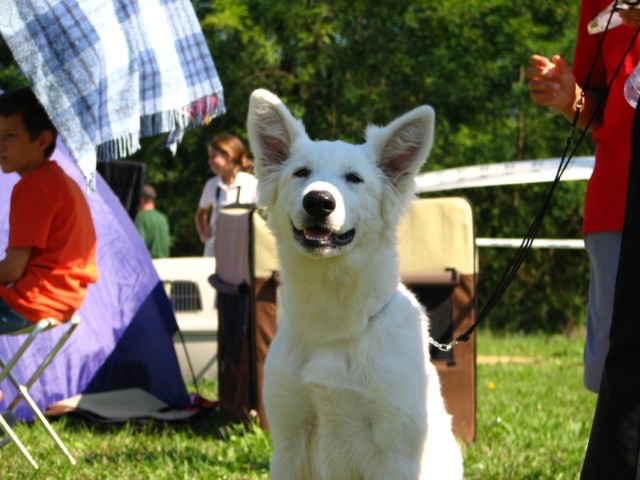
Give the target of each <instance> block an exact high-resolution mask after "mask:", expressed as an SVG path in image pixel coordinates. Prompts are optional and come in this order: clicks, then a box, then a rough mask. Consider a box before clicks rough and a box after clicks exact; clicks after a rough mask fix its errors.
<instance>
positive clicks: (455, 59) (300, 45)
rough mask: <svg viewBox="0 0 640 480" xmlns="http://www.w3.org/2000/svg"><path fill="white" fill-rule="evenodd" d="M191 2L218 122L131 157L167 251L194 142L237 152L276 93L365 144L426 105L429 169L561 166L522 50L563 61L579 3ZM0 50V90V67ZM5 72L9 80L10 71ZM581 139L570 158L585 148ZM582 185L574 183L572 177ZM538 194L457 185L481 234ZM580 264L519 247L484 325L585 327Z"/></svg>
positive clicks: (178, 232) (526, 207) (489, 260)
mask: <svg viewBox="0 0 640 480" xmlns="http://www.w3.org/2000/svg"><path fill="white" fill-rule="evenodd" d="M193 3H194V7H195V8H196V12H197V14H198V17H199V18H200V21H201V25H202V28H203V31H204V33H205V36H206V37H207V40H208V43H209V46H210V49H211V52H212V54H213V57H214V60H215V63H216V67H217V69H218V73H219V74H220V77H221V79H222V83H223V86H224V91H225V102H226V107H227V113H226V114H225V115H223V116H221V117H219V118H216V119H214V120H213V121H212V123H211V124H210V125H209V126H207V127H201V128H197V129H194V130H193V131H191V132H188V133H187V134H186V135H185V138H184V140H183V142H182V144H181V146H180V148H179V149H178V153H177V155H176V156H175V157H172V156H171V155H170V154H169V152H168V151H166V150H164V149H163V148H162V143H163V139H162V138H157V137H156V138H151V139H148V140H145V141H143V148H142V149H141V151H140V152H138V153H137V154H136V155H134V159H135V160H140V161H144V162H145V163H147V165H148V168H147V180H148V181H149V182H151V183H153V184H154V185H156V187H157V188H158V191H159V192H162V193H161V197H162V198H163V204H162V205H161V206H160V207H161V208H162V209H163V210H164V211H166V212H167V215H168V216H169V218H170V220H171V223H172V225H173V228H174V233H175V244H174V246H173V252H174V254H175V255H176V256H179V255H199V254H200V251H201V246H200V245H199V240H198V236H197V234H196V231H195V227H194V224H193V214H194V212H195V208H196V206H197V202H198V198H199V195H200V192H201V188H202V185H204V182H205V181H206V179H207V177H208V176H209V175H210V173H209V170H208V168H207V165H206V150H205V144H206V141H207V140H208V139H210V138H211V137H212V136H214V135H216V134H219V133H222V132H230V133H234V134H236V135H238V136H239V137H240V138H242V139H243V140H244V141H245V142H246V140H247V137H246V131H245V119H246V111H247V105H248V99H249V95H250V93H251V92H252V91H253V90H254V89H256V88H267V89H269V90H272V91H274V92H275V93H277V94H278V95H279V96H280V97H281V98H282V99H283V101H284V102H285V103H286V104H287V105H288V106H289V107H290V108H291V110H292V112H293V113H294V114H295V115H297V116H299V117H301V118H302V119H303V120H304V123H305V125H306V126H307V130H308V133H309V135H310V136H311V137H312V138H327V139H337V138H340V139H343V140H346V141H352V142H361V141H362V140H363V139H362V132H363V128H364V126H365V125H366V124H367V123H379V124H381V123H386V122H388V121H390V120H391V119H393V118H395V117H396V116H397V115H399V114H401V113H404V112H405V111H407V110H408V109H410V108H413V107H415V106H418V105H420V104H424V103H426V104H430V105H432V106H433V107H434V108H435V111H436V137H435V144H434V147H433V150H432V153H431V155H430V159H429V161H428V163H427V165H426V167H425V171H431V170H437V169H442V168H450V167H457V166H466V165H473V164H482V163H492V162H502V161H511V160H522V159H532V158H549V157H557V156H559V155H560V154H561V152H562V149H563V147H564V144H565V137H566V136H567V133H568V131H569V128H568V127H569V126H568V124H567V122H566V120H565V119H564V117H562V116H560V115H558V114H557V113H555V112H553V111H551V110H547V109H544V108H542V107H539V106H537V105H534V104H533V102H531V101H530V99H529V96H528V89H527V85H526V80H525V76H524V70H525V68H526V64H527V62H528V58H529V56H530V54H531V53H534V52H539V53H543V54H545V55H547V56H549V55H551V54H554V53H557V52H560V53H562V54H564V55H565V56H567V57H568V58H571V56H572V53H573V44H574V40H575V29H576V24H577V15H578V7H579V5H578V4H577V3H575V2H556V1H550V0H539V1H537V2H530V1H525V0H515V1H513V0H464V1H463V0H441V1H438V2H436V1H434V0H412V1H407V0H400V1H398V0H393V1H392V0H377V1H376V2H372V1H371V0H332V1H331V2H327V1H320V0H307V1H304V2H291V1H289V0H226V1H222V2H221V1H214V0H210V1H202V0H200V1H195V2H193ZM1 50H2V49H0V69H4V70H0V87H2V86H4V83H3V82H5V77H4V72H5V70H7V68H8V69H9V70H10V68H11V67H10V66H8V65H7V64H5V63H4V57H3V56H2V53H1ZM9 75H11V73H9ZM591 153H592V145H591V144H590V142H585V143H584V144H583V145H582V146H581V148H580V149H579V151H578V154H591ZM582 183H583V182H582ZM547 188H548V186H547V185H534V186H532V185H528V186H513V187H497V188H491V189H469V190H465V191H459V192H448V193H447V194H448V195H451V194H455V195H458V194H462V195H465V196H467V197H469V199H470V200H471V201H472V203H473V205H474V210H475V215H476V228H477V234H478V236H482V237H520V238H521V237H522V236H523V235H524V234H525V233H526V231H527V229H528V227H529V224H530V223H531V221H532V220H533V218H534V216H535V214H536V212H537V210H538V208H539V206H540V205H541V204H542V199H543V198H544V195H545V192H546V190H547ZM583 196H584V185H583V184H581V183H574V182H565V183H563V184H561V186H560V187H559V188H558V190H557V191H556V195H555V199H554V202H553V204H552V207H551V211H550V212H549V215H548V216H547V218H546V219H545V222H544V224H543V227H542V230H541V232H540V236H543V237H551V238H567V237H568V238H576V237H578V236H579V234H580V225H581V207H582V199H583ZM513 254H514V252H513V251H511V250H500V249H483V250H482V251H481V252H480V257H479V259H480V276H479V305H480V306H482V305H483V303H484V301H485V300H486V299H487V297H488V295H489V294H490V293H491V291H492V290H493V288H495V286H496V285H497V282H498V280H499V278H500V276H501V275H502V272H503V270H504V268H505V267H506V265H507V262H508V260H509V259H510V258H511V256H512V255H513ZM587 276H588V261H587V258H586V254H585V253H584V252H583V251H546V250H536V251H532V252H530V254H529V256H528V257H527V260H526V262H525V264H524V265H523V267H522V269H521V270H520V273H519V275H518V276H517V277H516V279H515V281H514V282H513V283H512V285H511V287H510V288H509V290H508V291H507V294H506V295H505V297H504V298H503V300H502V301H501V302H500V304H499V305H498V307H496V309H495V310H494V311H493V313H492V314H491V315H490V317H489V318H488V320H487V321H488V322H489V323H490V324H491V325H492V326H493V327H496V328H497V327H504V328H508V329H512V330H519V329H524V330H533V329H546V330H550V331H558V330H563V329H566V328H569V327H571V326H573V325H574V324H576V323H583V318H584V316H585V311H586V310H585V308H586V303H587V302H586V294H587Z"/></svg>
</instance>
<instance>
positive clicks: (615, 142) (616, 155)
mask: <svg viewBox="0 0 640 480" xmlns="http://www.w3.org/2000/svg"><path fill="white" fill-rule="evenodd" d="M610 3H611V0H583V2H582V3H581V7H580V21H579V25H578V35H577V41H576V46H575V51H574V58H573V67H570V66H569V64H568V63H567V61H566V60H565V59H564V58H562V57H560V56H559V55H555V56H553V57H552V58H551V59H548V58H546V57H544V56H542V55H532V56H531V58H530V67H529V68H528V70H527V76H528V78H529V92H530V95H531V98H532V99H533V101H534V102H536V103H538V104H540V105H544V106H547V107H551V108H554V109H557V110H558V111H560V112H561V113H563V114H564V115H565V117H567V119H569V121H573V119H574V117H575V114H576V108H577V106H578V105H580V106H581V108H580V115H579V118H578V125H577V126H578V127H579V128H585V127H586V126H587V125H589V128H590V129H591V133H592V137H593V140H594V142H595V143H596V146H597V149H596V152H595V167H594V170H593V173H592V175H591V178H590V180H589V183H588V186H587V192H586V197H585V201H584V218H583V224H582V234H583V236H584V242H585V248H586V250H587V253H588V255H589V262H590V266H591V275H590V285H589V311H588V316H587V339H586V342H585V350H584V366H585V369H584V383H585V386H586V387H587V388H588V389H589V390H590V391H592V392H596V393H597V392H598V389H599V387H600V381H601V378H602V370H603V366H604V361H605V357H606V355H607V351H608V349H609V330H610V327H611V316H612V312H613V298H614V291H615V282H616V274H617V270H618V260H619V254H620V241H621V237H622V226H623V223H624V212H625V204H626V193H627V183H628V178H629V159H630V157H631V125H632V123H633V115H634V110H633V108H632V107H631V106H630V105H629V104H628V103H627V101H626V99H625V97H624V83H625V81H626V79H627V77H628V76H629V74H630V73H631V72H632V71H633V69H634V67H635V66H636V64H637V63H638V62H639V61H640V41H639V40H634V34H635V29H634V28H631V27H629V26H626V25H622V26H619V27H617V28H612V29H610V30H608V31H606V33H605V32H600V33H596V34H591V33H589V31H588V28H587V26H588V24H589V23H590V22H591V20H593V19H594V18H595V17H596V16H597V15H598V14H599V13H600V12H602V11H603V10H605V9H606V8H607V7H608V6H609V5H610ZM603 37H604V42H603V43H602V50H601V51H600V52H598V48H599V45H600V43H601V41H602V39H603ZM629 45H631V49H630V50H629V52H628V53H627V47H628V46H629ZM619 65H621V68H620V70H619V71H618V72H617V73H616V69H617V68H618V66H619ZM592 66H593V68H592ZM592 117H593V122H592V123H590V124H589V121H590V119H591V118H592Z"/></svg>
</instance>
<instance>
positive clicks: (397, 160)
mask: <svg viewBox="0 0 640 480" xmlns="http://www.w3.org/2000/svg"><path fill="white" fill-rule="evenodd" d="M434 122H435V113H434V111H433V109H432V108H431V107H429V106H427V105H425V106H422V107H418V108H415V109H413V110H411V111H410V112H408V113H405V114H404V115H402V116H401V117H399V118H397V119H395V120H394V121H393V122H391V123H390V124H389V125H387V126H386V127H376V126H369V127H368V128H367V132H366V138H367V143H370V144H371V145H372V146H373V148H374V150H375V151H376V153H377V155H378V166H379V167H380V169H381V170H382V171H383V172H384V174H385V175H386V176H387V177H388V178H389V179H390V180H391V182H392V184H393V186H394V187H395V188H397V189H398V190H400V191H405V190H407V189H409V188H410V187H411V186H412V185H413V182H414V179H413V177H414V176H415V175H416V174H417V173H418V171H419V170H420V167H421V166H422V164H423V163H424V162H425V161H426V159H427V155H428V154H429V150H431V145H432V143H433V126H434Z"/></svg>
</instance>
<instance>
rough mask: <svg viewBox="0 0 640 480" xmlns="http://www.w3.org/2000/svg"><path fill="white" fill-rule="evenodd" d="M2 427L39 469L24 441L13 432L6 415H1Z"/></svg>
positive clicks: (0, 422)
mask: <svg viewBox="0 0 640 480" xmlns="http://www.w3.org/2000/svg"><path fill="white" fill-rule="evenodd" d="M0 427H2V429H3V430H4V432H5V434H7V435H8V436H9V438H10V439H11V440H13V443H15V444H16V446H17V447H18V448H19V449H20V451H21V452H22V454H23V455H24V456H25V457H26V458H27V460H29V462H30V463H31V465H33V468H35V469H36V470H37V469H38V464H37V463H36V461H35V460H34V459H33V457H32V456H31V454H30V453H29V451H28V450H27V449H26V448H25V446H24V445H23V444H22V442H21V441H20V439H19V438H18V437H17V436H16V434H15V433H14V432H13V429H12V428H11V427H10V426H9V424H8V423H7V421H6V420H5V419H4V417H3V416H2V415H0Z"/></svg>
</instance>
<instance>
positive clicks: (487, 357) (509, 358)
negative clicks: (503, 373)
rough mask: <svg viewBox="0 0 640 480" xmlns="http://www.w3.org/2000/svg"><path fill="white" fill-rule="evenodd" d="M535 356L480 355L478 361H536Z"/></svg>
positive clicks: (486, 362) (490, 362) (489, 363)
mask: <svg viewBox="0 0 640 480" xmlns="http://www.w3.org/2000/svg"><path fill="white" fill-rule="evenodd" d="M536 362H537V360H536V359H535V357H524V356H513V355H478V357H477V359H476V363H478V364H485V365H495V364H496V363H536Z"/></svg>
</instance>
